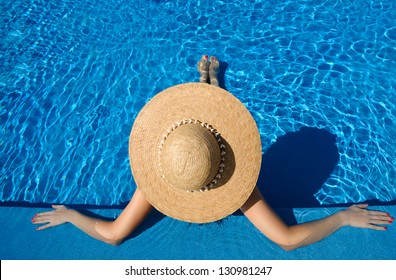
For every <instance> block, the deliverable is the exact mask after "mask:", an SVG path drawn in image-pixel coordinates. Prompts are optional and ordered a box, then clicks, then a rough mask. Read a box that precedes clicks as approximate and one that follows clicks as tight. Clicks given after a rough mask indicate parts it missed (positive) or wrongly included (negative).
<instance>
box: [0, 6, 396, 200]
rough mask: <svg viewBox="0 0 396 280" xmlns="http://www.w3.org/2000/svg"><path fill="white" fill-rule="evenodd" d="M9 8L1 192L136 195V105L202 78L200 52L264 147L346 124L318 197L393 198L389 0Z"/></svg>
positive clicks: (394, 11) (53, 196)
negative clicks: (217, 67) (213, 62)
mask: <svg viewBox="0 0 396 280" xmlns="http://www.w3.org/2000/svg"><path fill="white" fill-rule="evenodd" d="M0 15H1V16H0V39H1V40H0V50H1V51H0V94H1V97H0V124H1V126H0V168H1V169H0V200H1V202H22V201H23V202H30V203H41V202H45V203H71V204H92V205H117V204H120V203H123V202H126V201H128V200H129V199H130V197H131V195H132V194H133V191H134V189H135V187H136V186H135V183H134V181H133V178H132V175H131V172H130V167H129V161H128V138H129V133H130V129H131V127H132V124H133V121H134V119H135V117H136V115H137V113H138V112H139V110H140V109H141V108H142V106H143V105H144V104H145V103H146V102H147V101H148V100H149V99H150V98H151V97H153V96H154V95H155V94H156V93H158V92H159V91H161V90H163V89H165V88H167V87H169V86H172V85H175V84H179V83H183V82H189V81H198V73H197V71H196V68H195V65H196V62H197V60H198V59H199V58H200V56H201V54H203V53H208V54H209V55H216V56H218V57H219V59H220V60H221V61H222V65H223V69H225V71H224V87H225V88H226V89H227V90H228V91H230V92H231V93H233V94H234V95H235V96H237V97H238V98H239V99H240V100H241V101H242V102H243V103H244V104H245V105H246V106H247V108H248V109H249V110H250V112H251V113H252V115H253V117H254V119H255V120H256V122H257V124H258V127H259V130H260V134H261V139H262V144H263V154H265V153H266V151H268V149H269V148H270V147H271V146H272V145H273V144H274V143H276V141H277V139H279V137H281V136H283V135H286V134H288V133H291V132H297V131H299V130H300V129H301V128H303V127H311V128H319V129H325V130H327V131H329V132H330V133H331V134H333V135H335V136H336V145H337V148H338V153H339V160H338V162H337V165H336V166H335V168H334V170H333V171H332V173H331V175H330V176H329V178H328V179H327V180H326V182H325V183H324V184H323V185H322V186H318V187H320V188H319V190H318V191H317V192H316V193H315V199H316V200H317V201H318V202H319V203H320V204H322V205H332V204H339V203H348V202H356V201H364V200H379V201H382V202H389V201H394V200H396V187H395V178H396V169H395V166H396V139H395V135H396V2H395V1H393V0H386V1H382V2H379V1H374V0H373V1H368V0H361V1H352V0H349V1H311V0H306V1H305V0H300V1H294V0H291V1H278V0H276V1H275V0H272V1H268V0H266V1H250V0H238V1H235V0H231V1H192V0H181V1H139V0H135V1H115V0H113V1H111V0H106V1H104V0H98V1H87V0H73V1H72V0H52V1H44V0H29V1H28V0H25V1H24V0H15V1H9V0H0ZM324 160H325V159H324Z"/></svg>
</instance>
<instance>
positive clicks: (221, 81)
mask: <svg viewBox="0 0 396 280" xmlns="http://www.w3.org/2000/svg"><path fill="white" fill-rule="evenodd" d="M227 67H228V63H227V62H225V61H220V71H219V74H218V76H217V79H218V81H219V86H220V87H221V88H222V89H225V90H227V88H226V86H225V72H226V70H227Z"/></svg>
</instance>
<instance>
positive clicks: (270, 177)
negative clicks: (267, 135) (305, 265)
mask: <svg viewBox="0 0 396 280" xmlns="http://www.w3.org/2000/svg"><path fill="white" fill-rule="evenodd" d="M339 157H340V156H339V152H338V148H337V146H336V136H335V135H334V134H331V133H330V132H329V131H327V130H325V129H318V128H313V127H302V128H301V129H300V130H299V131H297V132H290V133H287V134H285V135H283V136H280V137H279V138H278V139H277V140H276V142H275V143H274V144H273V145H272V146H271V147H270V148H269V149H268V150H267V151H266V152H265V153H264V155H263V158H262V163H261V170H260V175H259V178H258V182H257V187H258V188H259V189H260V191H261V193H262V194H263V196H264V198H265V199H266V201H267V202H268V203H269V204H270V205H271V207H273V208H275V209H289V210H288V211H286V212H287V213H286V212H285V211H283V210H280V212H279V213H278V214H279V215H280V216H281V217H282V218H283V219H284V220H285V221H286V222H288V223H289V224H294V223H296V221H295V218H294V215H293V213H292V208H298V207H300V208H311V207H318V206H320V204H319V202H318V200H317V199H316V198H315V196H314V195H315V193H317V191H318V190H319V189H320V188H321V187H322V185H323V184H324V183H325V182H326V180H327V179H328V178H329V177H330V175H331V173H332V172H333V170H334V168H335V167H336V165H337V163H338V161H339Z"/></svg>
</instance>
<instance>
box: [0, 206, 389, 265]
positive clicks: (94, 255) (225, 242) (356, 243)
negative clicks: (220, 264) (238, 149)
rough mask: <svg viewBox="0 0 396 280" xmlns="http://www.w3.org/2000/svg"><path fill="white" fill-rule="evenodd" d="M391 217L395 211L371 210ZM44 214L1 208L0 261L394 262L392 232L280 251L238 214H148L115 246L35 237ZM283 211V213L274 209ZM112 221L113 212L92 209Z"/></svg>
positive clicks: (318, 213) (72, 237) (54, 232)
mask: <svg viewBox="0 0 396 280" xmlns="http://www.w3.org/2000/svg"><path fill="white" fill-rule="evenodd" d="M373 208H374V209H379V210H383V211H387V212H389V213H390V214H391V215H392V216H396V207H394V206H380V207H373ZM43 210H45V209H37V208H20V207H1V208H0V219H1V220H2V230H1V232H0V238H1V246H0V259H2V260H15V259H16V260H21V259H23V260H31V259H33V260H135V259H138V260H146V259H149V260H163V259H170V260H202V259H208V260H233V259H244V260H250V259H256V260H261V259H264V260H371V259H372V260H395V259H396V249H395V248H396V239H395V234H396V227H395V226H390V227H389V229H388V231H386V232H383V231H373V230H368V229H367V230H366V229H357V228H342V229H340V230H338V231H337V232H336V233H334V234H333V235H331V236H330V237H328V238H327V239H325V240H322V241H320V242H318V243H315V244H312V245H310V246H307V247H304V248H300V249H297V250H294V251H291V252H285V251H283V250H282V249H281V248H280V247H278V246H277V245H275V244H273V243H272V242H271V241H269V240H268V239H267V238H265V237H264V236H262V235H261V234H260V233H259V232H258V231H257V230H256V229H255V228H254V227H253V226H252V225H251V224H250V222H249V221H248V220H247V219H246V218H245V217H244V216H243V215H239V214H238V213H237V214H235V215H231V216H229V217H228V218H226V219H224V220H222V221H220V222H218V223H213V224H210V225H205V227H210V230H208V229H202V228H201V227H202V226H200V225H195V224H189V223H184V222H179V221H176V220H173V219H171V218H168V217H163V216H162V215H161V214H159V213H157V212H155V211H154V212H153V213H152V214H151V216H150V217H149V219H148V220H147V221H146V222H145V223H144V224H142V225H141V227H140V228H139V229H138V230H137V232H136V234H134V235H132V236H131V238H130V239H128V240H126V241H125V242H124V243H123V244H121V245H120V246H118V247H113V246H111V245H107V244H104V243H102V242H99V241H96V240H94V239H92V238H90V237H88V236H87V235H85V234H84V233H82V232H80V231H79V230H77V229H76V228H74V227H73V226H71V225H63V226H59V227H56V228H53V229H49V230H45V231H41V232H36V230H35V227H34V226H33V225H31V224H30V219H31V217H32V216H33V215H34V214H35V213H36V212H37V211H43ZM278 210H279V211H280V212H287V211H289V210H288V209H278ZM337 210H339V209H338V208H311V209H294V212H295V214H296V217H303V218H300V220H298V222H303V221H306V220H311V219H317V218H321V217H323V216H324V215H327V214H330V213H333V212H335V211H337ZM94 212H95V213H97V214H99V215H103V216H107V217H113V216H114V215H117V214H118V213H119V211H118V210H109V209H106V210H95V211H94Z"/></svg>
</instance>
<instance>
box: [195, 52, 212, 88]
mask: <svg viewBox="0 0 396 280" xmlns="http://www.w3.org/2000/svg"><path fill="white" fill-rule="evenodd" d="M209 64H210V62H209V60H208V55H207V54H204V55H203V56H202V57H201V60H200V61H198V64H197V68H198V72H199V74H200V75H201V76H200V78H199V81H200V82H201V83H207V82H208V78H209Z"/></svg>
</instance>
